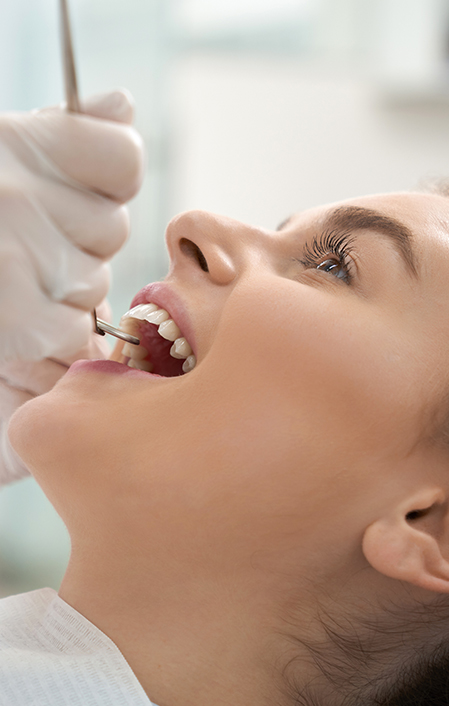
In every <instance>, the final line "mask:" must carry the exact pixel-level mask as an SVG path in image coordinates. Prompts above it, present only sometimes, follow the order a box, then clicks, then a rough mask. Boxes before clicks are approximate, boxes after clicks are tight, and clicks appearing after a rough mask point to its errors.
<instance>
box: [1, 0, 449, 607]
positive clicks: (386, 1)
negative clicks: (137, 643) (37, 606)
mask: <svg viewBox="0 0 449 706" xmlns="http://www.w3.org/2000/svg"><path fill="white" fill-rule="evenodd" d="M71 9H72V16H73V24H74V32H75V48H76V52H77V59H78V71H79V81H80V88H81V92H82V94H83V95H87V94H88V93H93V92H98V91H103V90H106V89H109V88H114V87H117V86H125V87H127V88H129V89H130V90H131V91H132V93H133V94H134V97H135V100H136V106H137V119H136V124H137V127H138V129H139V130H140V132H141V133H142V135H143V136H144V139H145V142H146V146H147V151H148V168H147V174H146V178H145V182H144V186H143V188H142V191H141V193H140V194H139V196H138V197H137V198H136V199H134V201H133V202H132V204H131V213H132V236H131V239H130V241H129V243H128V244H127V245H126V247H125V248H124V250H123V252H121V253H120V254H119V255H118V256H117V257H116V258H115V260H114V263H113V266H114V282H113V287H112V292H111V297H110V298H111V301H112V304H113V307H114V312H115V321H116V322H117V321H118V319H119V317H120V315H121V313H123V312H124V311H125V310H126V309H127V308H128V305H129V303H130V300H131V298H132V296H133V295H134V294H135V293H136V292H137V291H138V289H139V288H140V287H141V286H143V285H144V284H146V283H147V282H149V281H153V280H156V279H160V278H162V277H163V276H164V274H165V272H166V266H167V260H166V255H165V250H164V245H163V234H164V230H165V226H166V224H167V222H168V220H169V219H170V218H171V217H172V216H173V215H174V214H176V213H178V212H179V211H182V210H186V209H190V208H203V209H207V210H211V211H215V212H218V213H225V214H227V215H230V216H233V217H236V218H238V219H241V220H244V221H248V222H251V223H254V224H257V225H261V226H264V227H269V228H274V227H276V226H277V225H278V223H280V222H281V221H282V220H284V219H285V218H286V217H287V216H289V215H290V214H291V213H292V212H294V211H296V210H299V209H303V208H307V207H310V206H314V205H316V204H319V203H323V202H329V201H334V200H338V199H341V198H346V197H351V196H357V195H361V194H365V193H368V192H376V191H388V190H403V189H409V188H412V187H414V186H415V185H416V184H417V182H419V180H420V179H422V178H425V177H435V176H444V175H449V4H448V2H447V0H321V1H320V0H72V2H71ZM62 93H63V89H62V81H61V67H60V55H59V44H58V22H57V0H14V2H11V0H0V110H29V109H31V108H35V107H40V106H44V105H48V104H52V103H57V102H60V100H61V99H62ZM122 413H123V414H126V410H122ZM68 552H69V541H68V537H67V533H66V531H65V528H64V526H63V524H62V522H61V521H60V519H59V518H58V517H57V515H56V513H55V512H54V511H53V509H52V508H51V506H50V505H49V503H48V501H47V500H46V498H45V497H44V496H43V494H42V492H41V491H40V489H39V488H38V486H37V485H36V484H35V482H34V481H33V480H32V479H30V480H26V481H22V482H20V483H17V484H15V485H13V486H11V487H9V488H6V489H4V490H2V491H1V492H0V595H7V594H9V593H15V592H18V591H25V590H31V589H34V588H40V587H42V586H52V587H54V588H58V586H59V582H60V580H61V577H62V574H63V571H64V567H65V565H66V562H67V557H68Z"/></svg>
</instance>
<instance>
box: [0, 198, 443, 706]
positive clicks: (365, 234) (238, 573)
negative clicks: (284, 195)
mask: <svg viewBox="0 0 449 706" xmlns="http://www.w3.org/2000/svg"><path fill="white" fill-rule="evenodd" d="M167 245H168V249H169V253H170V261H171V266H170V271H169V273H168V275H167V277H166V279H165V280H164V281H163V282H161V283H156V284H151V285H148V287H145V288H144V289H143V290H142V291H141V292H139V293H137V294H136V297H135V299H134V301H133V302H132V303H131V311H130V312H129V313H127V314H126V315H125V317H124V319H123V326H124V327H126V328H127V329H128V330H129V331H134V332H136V333H137V334H138V336H139V338H140V340H141V346H140V348H139V349H131V348H129V347H127V348H124V347H123V344H121V343H119V344H117V346H116V348H115V351H114V354H113V356H112V360H102V361H86V360H83V361H80V362H77V363H75V364H74V365H72V367H71V368H70V370H69V371H68V372H67V373H66V374H64V375H63V376H62V377H61V378H60V379H59V381H58V382H57V383H56V384H55V385H54V386H53V387H52V388H51V389H50V390H49V391H48V392H47V393H46V394H42V395H38V396H36V397H35V398H34V399H32V400H30V401H28V402H27V403H26V404H24V405H21V406H20V407H19V408H18V410H17V411H16V413H15V414H14V416H13V418H12V420H11V422H10V424H9V440H10V443H11V445H12V447H13V449H14V452H13V451H11V450H10V453H11V458H10V460H9V467H10V468H11V467H12V466H14V464H16V465H15V467H16V468H17V467H18V465H19V460H18V458H16V457H15V456H14V454H16V453H17V454H18V456H19V457H20V459H21V462H20V463H23V464H26V467H27V468H28V469H29V470H30V471H31V473H32V474H33V475H34V477H35V478H36V480H37V481H38V483H39V484H40V485H41V487H42V488H43V490H44V491H45V493H46V494H47V496H48V497H49V499H50V501H51V502H52V503H53V505H54V506H55V508H56V510H57V511H58V512H59V514H60V515H61V517H62V519H63V520H64V522H65V524H66V525H67V527H68V530H69V533H70V536H71V541H72V554H71V558H70V562H69V566H68V568H67V572H66V574H65V577H64V579H63V582H62V585H61V588H60V590H59V595H57V594H56V593H55V592H52V591H50V590H49V589H43V591H42V590H41V591H37V592H33V593H32V594H25V595H23V596H18V597H12V598H8V599H4V600H3V601H2V602H0V614H1V615H3V617H2V618H0V645H2V646H3V650H2V651H0V675H1V677H0V686H1V687H2V688H1V689H0V694H5V693H7V694H8V699H7V700H6V701H3V702H2V701H1V699H2V698H4V697H2V696H1V695H0V704H1V703H4V704H6V703H7V704H8V706H10V705H11V704H14V705H15V704H20V706H22V704H25V703H26V704H33V703H35V704H38V703H39V704H40V703H46V704H47V703H51V704H58V705H59V704H61V703H65V702H64V701H63V696H62V695H65V696H64V698H66V699H67V701H66V702H67V703H70V704H75V703H80V704H81V703H83V704H85V703H89V704H90V703H92V704H106V703H108V704H112V703H113V704H136V705H137V704H139V705H140V704H145V703H147V704H148V703H150V702H149V700H151V703H157V704H159V706H210V705H211V704H214V706H215V705H216V706H227V705H231V704H232V706H250V705H252V704H254V705H256V704H257V706H260V705H262V704H263V705H265V704H266V705H267V706H268V704H269V705H270V706H271V705H272V704H279V706H293V704H301V705H307V706H312V705H318V704H319V705H320V706H334V705H335V706H343V705H344V706H347V705H349V704H351V705H352V704H354V705H356V704H357V706H358V705H360V704H363V705H364V706H371V705H372V706H374V705H376V706H379V705H383V706H387V704H388V706H393V705H396V704H401V706H404V705H406V704H409V705H411V704H415V705H418V704H424V703H425V704H426V705H429V704H438V705H443V704H446V703H449V699H448V693H449V684H448V676H447V674H448V666H449V654H448V652H449V650H448V646H449V640H448V638H447V634H448V628H449V596H448V593H449V515H448V507H449V504H448V499H449V468H448V466H449V459H448V457H449V446H448V424H449V418H448V412H449V403H448V390H449V369H448V365H447V361H448V348H449V317H448V316H447V310H448V301H449V284H448V278H447V271H448V269H449V201H448V200H447V198H446V197H445V196H444V195H442V194H436V193H400V194H386V195H378V196H370V197H366V198H358V199H353V200H349V201H345V202H342V203H339V204H331V205H327V206H324V207H320V208H316V209H312V210H310V211H306V212H303V213H298V214H295V215H293V216H292V217H291V218H289V219H288V221H287V222H284V224H283V225H282V226H281V227H280V228H279V229H278V230H277V231H276V232H271V231H267V230H263V229H259V228H256V227H252V226H248V225H245V224H242V223H238V222H236V221H234V220H231V219H228V218H223V217H218V216H215V215H212V214H208V213H203V212H192V213H186V214H182V215H181V216H179V217H177V218H175V219H174V220H173V221H172V222H171V223H170V224H169V226H168V229H167ZM90 305H91V302H89V307H90ZM82 308H83V307H81V309H82ZM87 310H88V307H87V306H85V311H86V312H87ZM60 333H61V335H62V333H63V332H60ZM92 336H93V334H92ZM167 339H169V340H167ZM71 353H72V354H73V351H72V352H71ZM142 361H143V362H142ZM183 361H187V362H183ZM183 366H184V369H183ZM13 456H14V457H13ZM2 604H3V607H2ZM2 626H3V627H2ZM18 635H19V637H18ZM42 664H44V665H45V669H44V668H43V667H42ZM39 665H41V666H39ZM40 669H41V671H39V670H40ZM8 670H9V671H8ZM42 674H44V676H42ZM30 685H32V687H31V686H30ZM42 685H44V686H42ZM26 689H28V694H31V697H29V698H28V700H26V699H25V696H24V694H25V693H26ZM33 689H34V691H33ZM34 694H38V695H39V698H40V699H41V700H40V701H39V700H38V697H37V696H34ZM83 694H84V695H83ZM105 694H106V696H105ZM11 695H12V696H11ZM55 695H56V696H55ZM51 698H53V701H52V700H51ZM14 699H15V700H14ZM33 699H34V700H33ZM45 699H46V700H45ZM58 699H59V700H58ZM83 699H84V700H83ZM89 699H90V700H89ZM102 699H103V700H102Z"/></svg>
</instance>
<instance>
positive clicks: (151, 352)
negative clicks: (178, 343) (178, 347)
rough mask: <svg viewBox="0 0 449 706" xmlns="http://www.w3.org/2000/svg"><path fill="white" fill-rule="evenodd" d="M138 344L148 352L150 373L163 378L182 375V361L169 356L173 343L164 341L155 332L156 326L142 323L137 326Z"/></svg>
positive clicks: (145, 322) (146, 322)
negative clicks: (151, 366)
mask: <svg viewBox="0 0 449 706" xmlns="http://www.w3.org/2000/svg"><path fill="white" fill-rule="evenodd" d="M139 338H140V344H141V345H142V346H144V347H145V348H146V349H147V350H148V356H147V360H151V362H152V363H153V370H152V372H153V373H155V374H156V375H163V376H164V377H170V378H171V377H175V376H176V375H183V374H184V373H183V370H182V364H183V363H184V361H183V360H177V359H176V358H172V356H171V355H170V348H171V347H172V345H173V341H166V340H165V338H162V336H160V335H159V334H158V332H157V326H156V324H150V323H148V321H142V322H140V325H139Z"/></svg>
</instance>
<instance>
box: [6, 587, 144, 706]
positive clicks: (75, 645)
mask: <svg viewBox="0 0 449 706" xmlns="http://www.w3.org/2000/svg"><path fill="white" fill-rule="evenodd" d="M0 706H155V704H152V702H151V701H150V700H149V698H148V697H147V695H146V694H145V692H144V690H143V688H142V686H141V685H140V683H139V682H138V680H137V678H136V677H135V675H134V674H133V672H132V670H131V668H130V666H129V665H128V663H127V662H126V660H125V658H124V657H123V655H122V653H121V652H120V650H119V649H118V647H117V646H116V645H115V644H114V643H113V642H112V640H110V639H109V638H108V637H107V636H106V635H105V634H104V633H102V632H101V630H99V629H98V628H97V627H95V625H93V624H92V623H91V622H89V620H87V619H86V618H84V616H82V615H81V614H80V613H78V612H77V611H76V610H75V609H74V608H72V607H71V606H69V605H68V604H67V603H66V602H65V601H63V600H62V598H60V597H59V596H58V594H57V593H56V591H54V590H53V589H51V588H42V589H39V590H37V591H31V592H30V593H22V594H20V595H17V596H10V597H8V598H3V599H2V600H0Z"/></svg>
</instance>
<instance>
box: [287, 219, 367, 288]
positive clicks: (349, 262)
mask: <svg viewBox="0 0 449 706" xmlns="http://www.w3.org/2000/svg"><path fill="white" fill-rule="evenodd" d="M355 240H356V236H355V234H354V233H351V232H341V231H335V230H330V231H324V232H321V233H319V234H317V235H315V236H314V237H313V239H312V241H311V243H309V242H308V241H306V242H305V243H304V244H303V257H304V259H301V258H298V261H299V262H301V264H302V265H304V267H306V268H318V266H319V265H320V264H322V263H324V262H326V258H327V259H331V256H333V257H334V258H336V259H337V260H338V262H339V263H340V265H341V266H342V267H343V268H344V271H345V278H338V279H342V280H343V281H344V282H345V283H346V284H347V285H350V284H351V282H352V281H353V272H352V266H353V265H355V263H354V259H353V258H352V257H351V252H352V251H353V247H352V245H353V243H354V241H355ZM332 276H333V277H334V279H337V278H336V277H335V275H332Z"/></svg>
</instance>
